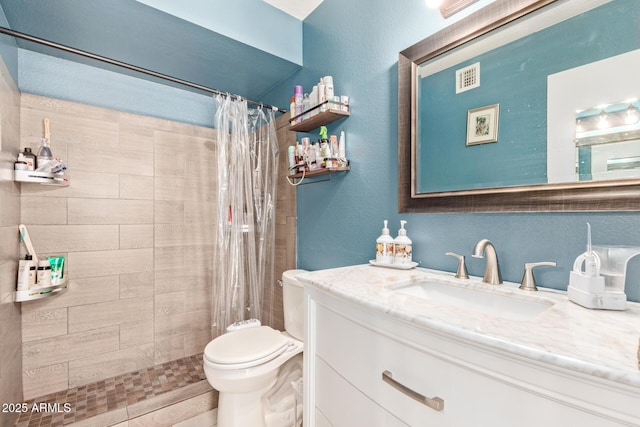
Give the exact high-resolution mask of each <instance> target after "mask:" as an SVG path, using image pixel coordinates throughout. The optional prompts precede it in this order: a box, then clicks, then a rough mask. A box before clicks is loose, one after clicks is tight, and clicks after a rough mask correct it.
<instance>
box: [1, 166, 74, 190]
mask: <svg viewBox="0 0 640 427" xmlns="http://www.w3.org/2000/svg"><path fill="white" fill-rule="evenodd" d="M13 179H14V181H16V182H32V183H37V184H44V185H58V186H61V187H66V186H68V185H69V177H67V176H64V175H63V174H59V173H50V172H36V171H19V170H14V171H13Z"/></svg>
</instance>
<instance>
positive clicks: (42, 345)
mask: <svg viewBox="0 0 640 427" xmlns="http://www.w3.org/2000/svg"><path fill="white" fill-rule="evenodd" d="M21 107H22V108H21V145H22V146H30V147H32V148H33V149H34V150H36V149H37V147H38V146H39V140H40V136H41V134H42V120H43V118H45V117H49V118H50V119H51V140H52V142H51V146H52V150H53V152H54V155H57V156H59V157H61V158H62V159H64V160H65V161H66V163H67V165H68V168H69V175H70V177H71V185H70V186H69V187H66V188H59V187H47V186H40V185H30V184H22V195H21V203H22V215H21V221H22V222H23V223H25V224H26V225H27V226H28V228H29V232H30V235H31V238H32V240H33V243H34V246H35V249H36V251H37V252H38V254H41V255H45V256H46V255H54V254H62V255H64V256H65V257H66V260H67V266H66V271H67V273H68V278H69V289H68V290H67V292H65V293H64V294H62V295H59V296H56V297H52V298H46V299H43V300H39V301H31V302H26V303H23V305H22V327H23V334H22V341H23V343H22V350H23V367H22V368H23V382H24V397H25V399H28V398H31V397H36V396H41V395H44V394H47V393H51V392H53V391H57V390H63V389H66V388H68V387H75V386H79V385H82V384H87V383H91V382H95V381H97V380H100V379H104V378H107V377H111V376H114V375H118V374H122V373H126V372H130V371H134V370H139V369H141V368H145V367H150V366H153V365H155V364H159V363H163V362H167V361H169V360H173V359H177V358H181V357H184V356H188V355H192V354H196V353H199V352H202V349H203V348H204V346H205V345H206V343H207V342H208V341H209V340H210V332H209V328H210V326H209V325H210V320H209V319H210V313H209V307H210V299H211V294H210V292H209V290H208V288H209V286H208V283H209V282H210V279H211V275H212V264H213V263H212V258H213V246H212V242H213V238H214V235H213V233H214V224H215V221H216V218H215V210H214V204H213V200H214V199H215V185H216V184H215V176H216V175H215V173H213V171H214V169H213V164H214V158H215V150H214V138H215V131H214V130H212V129H207V128H202V127H196V126H192V125H186V124H181V123H176V122H170V121H166V120H160V119H154V118H148V117H142V116H137V115H133V114H128V113H122V112H118V111H113V110H108V109H103V108H98V107H92V106H87V105H81V104H76V103H72V102H66V101H61V100H56V99H51V98H45V97H40V96H34V95H29V94H23V95H22V102H21Z"/></svg>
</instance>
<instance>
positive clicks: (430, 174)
mask: <svg viewBox="0 0 640 427" xmlns="http://www.w3.org/2000/svg"><path fill="white" fill-rule="evenodd" d="M639 28H640V3H638V2H637V1H634V0H614V1H609V0H516V1H513V0H509V1H503V0H496V1H495V2H494V3H491V4H489V5H488V6H486V7H485V8H483V9H481V10H480V11H478V12H476V13H475V14H473V15H471V16H469V17H467V18H465V19H463V20H461V21H459V22H457V23H455V24H453V25H451V26H449V27H447V28H446V29H445V30H443V31H440V32H438V33H436V34H434V35H433V36H430V37H428V38H426V39H424V40H422V41H421V42H419V43H417V44H415V45H413V46H411V47H409V48H407V49H405V50H404V51H402V52H401V53H400V55H399V60H398V73H399V80H398V101H399V114H398V185H399V187H398V190H399V198H398V200H399V211H400V212H496V211H581V210H599V211H601V210H637V209H640V169H638V168H637V159H636V158H637V157H640V156H639V155H635V154H633V151H634V150H636V148H629V149H628V150H626V151H625V153H624V154H622V155H619V154H616V152H618V151H619V150H620V148H615V149H612V150H611V153H608V154H606V155H605V157H606V158H605V159H604V164H605V169H606V168H609V170H610V171H611V172H612V173H603V174H595V173H592V172H593V171H592V169H591V168H595V167H596V165H595V162H596V156H591V155H589V153H590V152H595V151H594V150H595V149H587V148H585V147H587V146H590V145H593V144H594V141H595V140H593V139H591V140H588V139H585V138H581V137H580V135H578V134H577V133H576V131H577V130H578V131H579V129H577V128H576V126H577V123H578V122H577V120H578V119H577V117H578V116H577V114H578V115H579V114H580V112H581V111H584V110H586V109H591V107H593V106H596V107H597V106H603V105H604V104H608V105H618V104H622V103H625V102H628V101H629V100H631V99H632V98H634V97H637V96H638V95H639V94H640V83H638V81H639V80H640V79H637V78H636V77H635V76H634V75H633V74H634V73H633V72H632V70H634V69H637V65H629V64H637V63H638V61H639V60H640V56H639V55H640V33H639V31H640V30H639ZM456 92H458V93H456ZM616 108H619V107H616ZM620 115H621V113H620ZM487 124H490V125H488V126H487ZM477 132H480V134H478V133H477ZM619 135H620V133H619V132H618V136H619ZM469 141H471V142H472V143H469ZM616 144H618V145H619V146H622V145H626V146H627V148H628V147H631V146H633V147H635V146H636V145H640V142H637V141H636V142H629V141H627V142H625V144H619V143H616ZM598 145H599V147H598V149H599V150H600V151H601V152H606V151H607V150H603V148H604V147H605V146H610V144H609V143H603V142H598ZM638 150H640V149H638ZM600 157H602V156H600ZM598 161H599V162H600V163H602V161H601V160H598ZM580 162H582V164H583V167H582V171H581V170H580V168H579V165H580ZM587 162H593V164H591V165H588V166H589V167H587V165H586V163H587ZM607 162H608V164H609V166H606V165H607ZM621 169H625V170H624V172H620V170H621ZM614 170H615V172H613V171H614Z"/></svg>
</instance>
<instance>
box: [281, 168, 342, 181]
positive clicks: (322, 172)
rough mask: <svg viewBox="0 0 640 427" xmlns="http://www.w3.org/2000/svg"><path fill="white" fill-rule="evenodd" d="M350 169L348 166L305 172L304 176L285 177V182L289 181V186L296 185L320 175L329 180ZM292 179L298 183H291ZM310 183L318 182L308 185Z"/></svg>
mask: <svg viewBox="0 0 640 427" xmlns="http://www.w3.org/2000/svg"><path fill="white" fill-rule="evenodd" d="M350 170H351V168H350V167H349V166H342V167H337V168H328V169H326V168H325V169H317V170H314V171H309V172H305V173H304V174H302V173H297V174H295V175H287V180H288V181H289V183H290V184H291V185H298V184H300V183H302V181H303V180H305V179H307V178H314V177H316V176H321V175H328V176H329V177H328V179H331V175H333V174H334V173H336V172H348V171H350ZM292 179H294V180H295V179H299V181H298V182H295V181H294V182H291V180H292ZM312 182H318V181H316V180H313V181H309V183H312Z"/></svg>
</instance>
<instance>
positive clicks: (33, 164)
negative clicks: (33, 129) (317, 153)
mask: <svg viewBox="0 0 640 427" xmlns="http://www.w3.org/2000/svg"><path fill="white" fill-rule="evenodd" d="M21 154H22V157H23V158H24V161H25V162H27V170H28V171H34V170H36V169H37V168H38V160H37V158H36V155H35V154H33V152H32V151H31V148H30V147H25V149H24V151H23V152H22V153H21Z"/></svg>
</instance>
